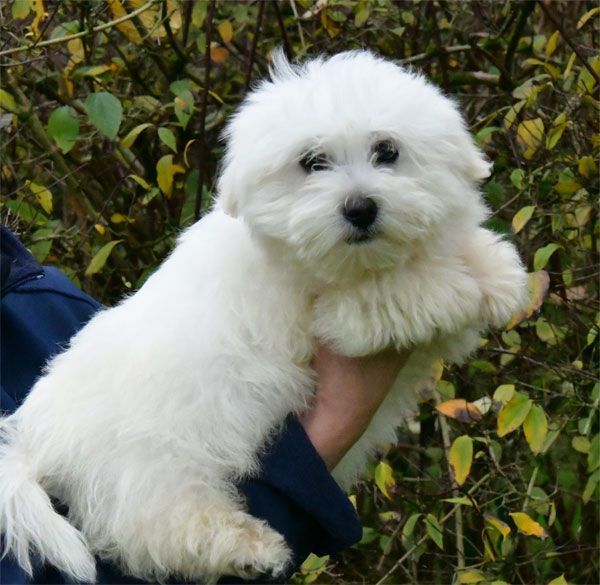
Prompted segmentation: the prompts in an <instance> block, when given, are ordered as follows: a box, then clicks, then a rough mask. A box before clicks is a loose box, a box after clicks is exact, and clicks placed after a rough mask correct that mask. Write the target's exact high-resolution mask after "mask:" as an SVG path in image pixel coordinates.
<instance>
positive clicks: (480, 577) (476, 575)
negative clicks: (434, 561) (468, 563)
mask: <svg viewBox="0 0 600 585" xmlns="http://www.w3.org/2000/svg"><path fill="white" fill-rule="evenodd" d="M482 581H485V575H484V574H483V573H481V572H479V571H462V572H460V573H459V574H458V583H460V584H461V585H463V584H465V585H468V584H470V583H481V582H482Z"/></svg>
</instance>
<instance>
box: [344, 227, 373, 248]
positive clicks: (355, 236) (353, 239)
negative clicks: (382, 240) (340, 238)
mask: <svg viewBox="0 0 600 585" xmlns="http://www.w3.org/2000/svg"><path fill="white" fill-rule="evenodd" d="M376 236H377V232H375V231H372V230H368V231H367V230H365V231H362V230H361V231H360V232H359V231H356V232H353V233H351V234H350V235H349V236H347V237H346V239H345V242H346V244H350V245H359V244H366V243H368V242H370V241H371V240H373V239H374V238H375V237H376Z"/></svg>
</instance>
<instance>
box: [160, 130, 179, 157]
mask: <svg viewBox="0 0 600 585" xmlns="http://www.w3.org/2000/svg"><path fill="white" fill-rule="evenodd" d="M158 137H159V138H160V139H161V141H162V143H163V144H165V145H166V146H168V147H169V148H170V149H171V150H172V151H173V152H174V153H175V154H177V140H176V138H175V134H173V132H172V131H171V130H169V129H168V128H159V129H158Z"/></svg>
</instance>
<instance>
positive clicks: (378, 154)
mask: <svg viewBox="0 0 600 585" xmlns="http://www.w3.org/2000/svg"><path fill="white" fill-rule="evenodd" d="M396 160H398V148H396V145H395V144H394V143H393V142H392V141H391V140H382V141H381V142H378V143H377V144H376V145H375V146H374V147H373V163H374V164H376V165H390V164H392V163H394V162H396Z"/></svg>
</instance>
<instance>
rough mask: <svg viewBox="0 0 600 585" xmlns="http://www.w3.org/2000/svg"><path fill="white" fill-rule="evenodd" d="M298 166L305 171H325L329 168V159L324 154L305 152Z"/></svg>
mask: <svg viewBox="0 0 600 585" xmlns="http://www.w3.org/2000/svg"><path fill="white" fill-rule="evenodd" d="M300 166H301V167H302V168H303V169H304V170H305V171H306V172H307V173H312V172H315V171H325V170H327V169H328V168H329V166H330V165H329V161H328V160H327V157H326V156H325V155H324V154H312V153H309V154H306V155H305V156H303V157H302V158H301V159H300Z"/></svg>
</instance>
